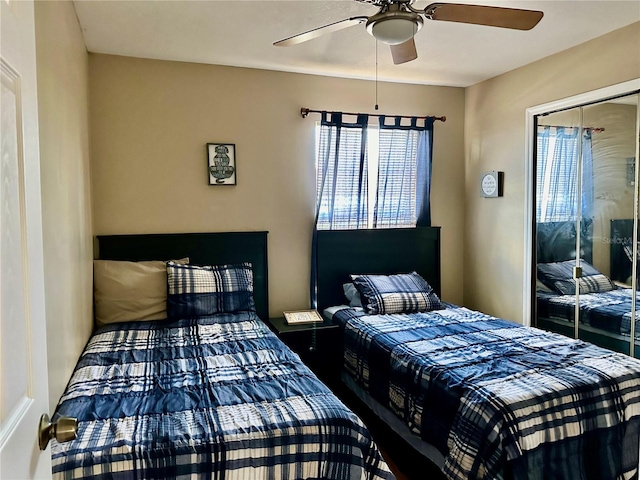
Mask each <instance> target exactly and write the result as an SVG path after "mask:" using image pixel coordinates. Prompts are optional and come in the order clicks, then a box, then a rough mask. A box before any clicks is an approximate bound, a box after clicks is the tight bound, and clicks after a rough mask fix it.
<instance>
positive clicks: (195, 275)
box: [167, 262, 256, 317]
mask: <svg viewBox="0 0 640 480" xmlns="http://www.w3.org/2000/svg"><path fill="white" fill-rule="evenodd" d="M167 281H168V285H169V291H168V295H167V316H168V317H197V316H202V315H213V314H216V313H234V312H239V311H242V310H245V311H246V310H249V311H255V309H256V307H255V303H254V301H253V270H252V268H251V264H250V263H240V264H237V265H214V266H206V267H199V266H196V265H178V264H177V263H173V262H168V263H167Z"/></svg>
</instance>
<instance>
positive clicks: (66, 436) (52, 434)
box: [38, 413, 78, 450]
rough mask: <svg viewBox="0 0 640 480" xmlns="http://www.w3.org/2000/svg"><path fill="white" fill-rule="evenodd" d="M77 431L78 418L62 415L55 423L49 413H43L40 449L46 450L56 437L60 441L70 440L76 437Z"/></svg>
mask: <svg viewBox="0 0 640 480" xmlns="http://www.w3.org/2000/svg"><path fill="white" fill-rule="evenodd" d="M77 431H78V419H77V418H72V417H60V418H59V419H58V420H57V421H56V422H55V423H51V421H50V420H49V415H47V414H46V413H43V414H42V416H41V417H40V427H39V428H38V446H39V447H40V450H44V449H45V448H47V445H49V440H51V439H52V438H55V439H56V440H57V441H58V442H60V443H63V442H70V441H71V440H74V439H75V438H76V433H77Z"/></svg>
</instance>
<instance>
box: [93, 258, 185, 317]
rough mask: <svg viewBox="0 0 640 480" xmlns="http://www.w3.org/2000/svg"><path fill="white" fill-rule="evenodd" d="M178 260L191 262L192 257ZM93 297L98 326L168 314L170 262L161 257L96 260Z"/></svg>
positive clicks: (183, 262) (178, 261) (176, 261)
mask: <svg viewBox="0 0 640 480" xmlns="http://www.w3.org/2000/svg"><path fill="white" fill-rule="evenodd" d="M175 263H182V264H186V263H189V259H188V258H182V259H180V260H175ZM93 299H94V306H95V316H96V323H97V325H98V326H102V325H106V324H108V323H116V322H130V321H134V320H162V319H165V318H167V264H166V262H164V261H161V260H150V261H144V262H126V261H118V260H94V261H93Z"/></svg>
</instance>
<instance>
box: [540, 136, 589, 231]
mask: <svg viewBox="0 0 640 480" xmlns="http://www.w3.org/2000/svg"><path fill="white" fill-rule="evenodd" d="M581 131H582V135H580V132H581ZM579 141H581V142H582V145H581V146H582V189H581V191H580V192H578V168H579V161H580V158H579V152H580V149H579V147H580V144H579ZM537 149H538V155H537V157H538V167H537V178H536V180H537V182H536V189H537V192H536V193H537V195H536V198H537V205H536V218H537V221H538V222H560V221H569V220H577V215H578V202H579V201H580V205H581V210H582V217H583V218H589V217H591V215H592V212H593V195H594V194H593V188H594V187H593V157H592V152H591V131H590V130H588V129H587V130H580V129H579V128H574V127H550V126H544V127H539V128H538V138H537Z"/></svg>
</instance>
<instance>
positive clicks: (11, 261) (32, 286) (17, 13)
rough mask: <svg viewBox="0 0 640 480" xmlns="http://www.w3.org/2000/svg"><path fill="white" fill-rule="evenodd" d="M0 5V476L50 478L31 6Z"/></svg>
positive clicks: (4, 0) (0, 0)
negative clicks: (41, 441) (44, 427)
mask: <svg viewBox="0 0 640 480" xmlns="http://www.w3.org/2000/svg"><path fill="white" fill-rule="evenodd" d="M0 4H1V8H2V10H1V22H2V25H1V30H0V32H1V39H0V42H1V43H0V70H1V75H2V92H1V95H0V102H1V104H0V117H1V121H2V125H1V130H0V132H1V133H0V143H1V152H0V153H1V157H0V349H1V350H0V359H1V362H2V363H1V368H0V388H1V389H2V390H1V392H0V478H2V479H14V478H15V479H27V478H51V457H50V450H49V449H47V450H46V451H44V452H41V451H40V450H39V448H38V439H37V430H38V429H37V427H38V421H39V418H40V415H41V414H42V413H46V412H48V410H49V399H48V394H49V392H48V385H47V345H46V332H45V328H46V323H45V309H44V270H43V249H42V215H41V203H40V160H39V149H38V104H37V88H36V54H35V28H34V15H33V8H34V7H33V2H32V1H31V0H28V1H27V0H0Z"/></svg>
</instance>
